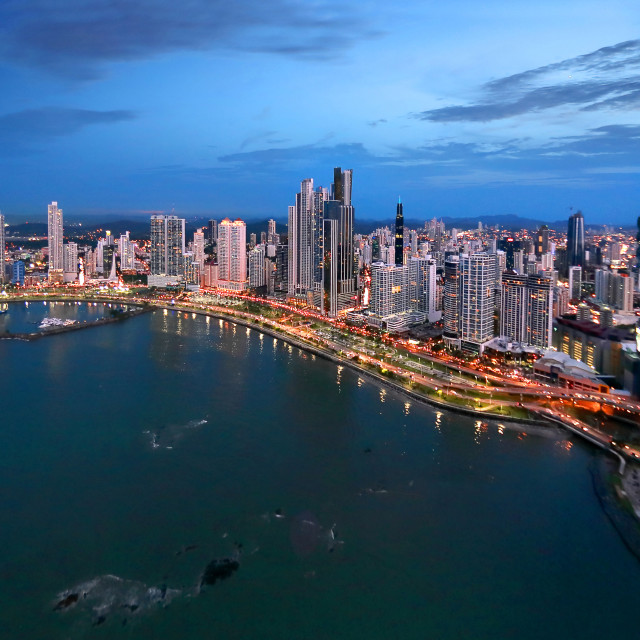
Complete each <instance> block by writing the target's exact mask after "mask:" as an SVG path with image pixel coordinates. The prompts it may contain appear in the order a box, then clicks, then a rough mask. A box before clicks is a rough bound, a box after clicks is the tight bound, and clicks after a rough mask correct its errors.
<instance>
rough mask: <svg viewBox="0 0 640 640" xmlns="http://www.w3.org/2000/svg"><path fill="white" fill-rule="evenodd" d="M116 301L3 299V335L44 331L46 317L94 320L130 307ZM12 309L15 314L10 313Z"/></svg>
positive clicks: (0, 319) (0, 327) (0, 328)
mask: <svg viewBox="0 0 640 640" xmlns="http://www.w3.org/2000/svg"><path fill="white" fill-rule="evenodd" d="M126 308H127V306H126V305H122V304H118V303H115V302H104V303H103V302H92V303H84V304H82V303H79V302H70V301H64V300H63V301H49V300H38V301H36V302H33V301H32V302H11V303H2V302H0V311H4V310H6V311H7V313H0V336H2V335H3V334H7V333H9V334H11V333H35V332H39V331H40V327H39V325H40V323H41V322H42V320H43V319H44V318H57V319H59V320H75V321H77V322H94V321H95V320H99V319H100V318H104V317H105V316H108V315H109V313H110V312H111V311H112V310H116V309H126ZM9 311H11V313H9Z"/></svg>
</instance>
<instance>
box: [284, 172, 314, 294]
mask: <svg viewBox="0 0 640 640" xmlns="http://www.w3.org/2000/svg"><path fill="white" fill-rule="evenodd" d="M313 203H314V197H313V178H307V179H306V180H303V181H302V182H301V183H300V192H299V193H298V194H297V195H296V203H295V205H293V206H290V207H289V233H288V236H289V278H288V280H289V295H290V296H298V297H304V296H306V295H307V292H309V291H312V290H313V246H314V228H315V225H314V216H313V213H314V209H313Z"/></svg>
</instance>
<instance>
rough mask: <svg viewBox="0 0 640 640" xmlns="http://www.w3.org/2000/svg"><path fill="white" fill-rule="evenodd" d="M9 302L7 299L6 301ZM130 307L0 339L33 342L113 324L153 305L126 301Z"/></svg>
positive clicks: (56, 300) (4, 334)
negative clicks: (85, 320)
mask: <svg viewBox="0 0 640 640" xmlns="http://www.w3.org/2000/svg"><path fill="white" fill-rule="evenodd" d="M67 301H70V299H69V298H61V299H52V300H51V302H67ZM72 301H73V302H100V303H101V304H107V302H105V301H104V300H99V299H92V300H90V299H86V300H72ZM16 302H18V301H16V300H12V301H11V303H16ZM7 303H9V301H7ZM126 304H127V305H128V306H130V307H134V308H133V309H128V310H127V311H122V312H120V313H117V314H116V315H113V316H108V317H104V318H99V319H98V320H94V321H93V322H80V323H77V324H69V325H64V326H54V327H51V328H47V329H43V330H41V331H33V332H29V333H26V332H21V333H0V340H21V341H23V342H33V341H34V340H40V339H41V338H46V337H47V336H55V335H60V334H63V333H69V332H70V331H80V330H81V329H91V328H93V327H101V326H103V325H105V324H113V323H114V322H122V321H123V320H128V319H129V318H133V317H135V316H139V315H142V314H143V313H149V312H150V311H153V307H151V306H145V305H141V304H138V303H126Z"/></svg>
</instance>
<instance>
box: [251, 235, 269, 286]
mask: <svg viewBox="0 0 640 640" xmlns="http://www.w3.org/2000/svg"><path fill="white" fill-rule="evenodd" d="M248 278H249V288H250V289H257V288H258V287H263V286H264V285H266V284H267V271H266V268H265V248H264V245H263V244H259V245H257V246H255V247H253V249H251V251H249V270H248Z"/></svg>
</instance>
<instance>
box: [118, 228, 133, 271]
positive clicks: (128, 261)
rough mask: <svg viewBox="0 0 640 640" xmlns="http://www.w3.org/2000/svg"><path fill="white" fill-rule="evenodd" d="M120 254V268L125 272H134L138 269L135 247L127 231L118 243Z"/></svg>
mask: <svg viewBox="0 0 640 640" xmlns="http://www.w3.org/2000/svg"><path fill="white" fill-rule="evenodd" d="M118 253H119V254H120V268H121V269H122V270H123V271H132V270H133V269H135V268H136V254H135V245H134V243H133V242H131V239H130V238H129V232H128V231H126V232H125V233H124V234H123V235H121V236H120V240H119V241H118Z"/></svg>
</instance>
